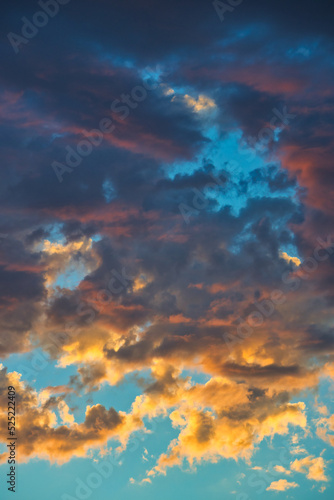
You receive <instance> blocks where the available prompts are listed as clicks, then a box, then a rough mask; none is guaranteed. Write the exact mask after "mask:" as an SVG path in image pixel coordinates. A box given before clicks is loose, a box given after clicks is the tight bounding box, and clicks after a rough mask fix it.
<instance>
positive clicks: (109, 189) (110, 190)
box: [102, 179, 116, 203]
mask: <svg viewBox="0 0 334 500" xmlns="http://www.w3.org/2000/svg"><path fill="white" fill-rule="evenodd" d="M102 191H103V196H104V199H105V200H106V202H107V203H110V202H111V201H112V200H114V199H115V198H116V191H115V188H114V185H113V183H112V181H111V180H110V179H105V180H104V181H103V184H102Z"/></svg>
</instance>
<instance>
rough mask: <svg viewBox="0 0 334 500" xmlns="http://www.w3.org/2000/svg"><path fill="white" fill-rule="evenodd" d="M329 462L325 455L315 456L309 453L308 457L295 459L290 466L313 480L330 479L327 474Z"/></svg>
mask: <svg viewBox="0 0 334 500" xmlns="http://www.w3.org/2000/svg"><path fill="white" fill-rule="evenodd" d="M326 465H327V462H326V460H324V459H323V457H317V458H316V457H314V456H313V455H309V456H308V457H305V458H301V459H299V460H295V461H294V462H292V463H291V464H290V468H291V470H293V471H296V472H300V473H302V474H306V477H307V478H308V479H311V480H312V481H326V482H327V481H328V477H327V476H326V474H325V470H326Z"/></svg>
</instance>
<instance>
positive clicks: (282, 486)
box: [267, 479, 299, 491]
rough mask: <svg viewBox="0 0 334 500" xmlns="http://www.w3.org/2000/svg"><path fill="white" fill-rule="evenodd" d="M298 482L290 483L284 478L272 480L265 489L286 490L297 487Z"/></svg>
mask: <svg viewBox="0 0 334 500" xmlns="http://www.w3.org/2000/svg"><path fill="white" fill-rule="evenodd" d="M297 487H299V484H297V483H290V482H289V481H287V480H286V479H279V480H278V481H273V482H272V483H271V484H270V486H268V488H267V491H286V490H289V489H290V488H297Z"/></svg>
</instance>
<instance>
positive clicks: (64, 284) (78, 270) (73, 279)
mask: <svg viewBox="0 0 334 500" xmlns="http://www.w3.org/2000/svg"><path fill="white" fill-rule="evenodd" d="M86 275H87V268H86V266H85V265H84V264H83V263H81V262H76V263H75V264H70V265H69V266H68V267H67V269H66V271H65V272H63V273H60V274H59V275H58V276H57V278H56V280H55V281H54V283H53V284H52V287H53V288H55V287H59V288H67V289H68V290H75V289H76V288H77V286H78V285H79V284H80V282H81V281H82V280H83V279H84V278H85V276H86Z"/></svg>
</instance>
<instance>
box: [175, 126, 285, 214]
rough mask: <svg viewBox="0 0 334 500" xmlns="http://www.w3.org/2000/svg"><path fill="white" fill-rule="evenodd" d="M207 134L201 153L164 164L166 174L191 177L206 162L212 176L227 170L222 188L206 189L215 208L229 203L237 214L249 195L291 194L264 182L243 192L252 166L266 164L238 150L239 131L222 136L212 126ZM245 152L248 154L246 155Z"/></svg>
mask: <svg viewBox="0 0 334 500" xmlns="http://www.w3.org/2000/svg"><path fill="white" fill-rule="evenodd" d="M206 136H207V137H208V138H209V139H210V141H211V142H210V143H209V144H207V145H206V146H204V148H203V149H202V151H201V153H200V154H199V155H197V157H196V158H194V160H192V161H187V162H175V163H172V164H168V165H165V175H166V177H167V178H169V179H171V180H173V179H174V178H175V176H176V175H187V176H191V175H192V174H193V173H194V172H195V171H197V170H200V169H203V168H204V167H205V166H207V165H213V166H214V171H213V173H214V174H215V175H218V174H220V173H221V172H222V171H223V172H226V173H227V174H228V177H229V182H228V183H227V185H226V186H225V187H221V188H220V189H215V190H211V191H209V196H210V197H213V198H214V199H216V200H217V201H218V207H217V210H219V209H221V208H223V207H225V206H231V208H232V213H233V214H234V215H238V214H239V212H240V210H241V209H242V208H244V207H245V206H246V205H247V201H248V199H249V198H252V197H262V196H267V197H280V196H285V197H291V196H292V194H293V193H294V191H293V190H292V188H291V189H288V190H287V191H286V192H284V193H282V192H280V193H277V192H272V191H271V190H270V189H269V188H268V185H267V183H265V182H263V183H257V184H256V186H255V187H254V188H249V190H248V192H245V193H243V192H242V190H241V189H240V181H243V180H246V179H247V176H248V175H249V174H250V172H252V171H253V170H255V169H265V168H266V166H267V163H266V161H265V158H264V157H263V156H259V155H253V157H251V156H250V154H249V151H248V153H247V150H241V149H240V139H241V133H239V132H236V133H231V134H229V135H222V134H220V133H219V132H218V129H217V128H216V127H214V126H212V127H210V128H208V130H207V131H206ZM246 153H247V154H246Z"/></svg>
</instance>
